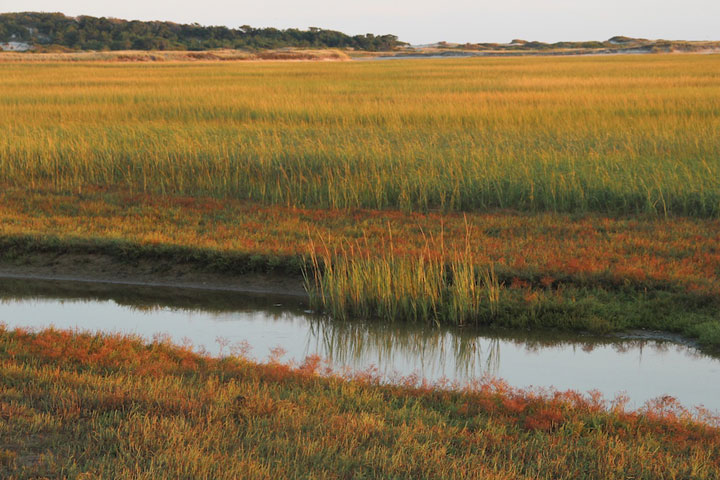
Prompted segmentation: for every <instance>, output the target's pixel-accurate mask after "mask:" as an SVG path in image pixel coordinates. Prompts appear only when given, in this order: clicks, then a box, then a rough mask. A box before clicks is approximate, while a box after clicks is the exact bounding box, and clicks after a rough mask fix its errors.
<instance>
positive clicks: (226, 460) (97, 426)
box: [0, 328, 720, 480]
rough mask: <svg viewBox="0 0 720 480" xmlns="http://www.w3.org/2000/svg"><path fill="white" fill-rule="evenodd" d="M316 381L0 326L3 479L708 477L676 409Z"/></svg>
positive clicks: (274, 366)
mask: <svg viewBox="0 0 720 480" xmlns="http://www.w3.org/2000/svg"><path fill="white" fill-rule="evenodd" d="M317 368H318V363H317V361H316V360H314V359H309V360H308V361H306V362H305V364H304V365H302V366H300V367H299V368H297V369H292V368H290V367H288V366H286V365H283V364H280V363H278V362H270V363H268V364H256V363H252V362H249V361H246V360H243V359H241V358H237V357H227V358H224V359H212V358H208V357H203V356H200V355H197V354H194V353H192V352H190V351H189V350H188V349H184V348H179V347H173V346H171V345H169V344H167V343H163V342H162V341H159V340H158V341H155V342H153V343H151V344H143V343H141V342H139V341H137V340H132V339H126V338H121V337H117V336H97V335H90V334H73V333H69V332H58V331H52V330H45V331H41V332H38V333H25V332H21V331H7V330H4V329H2V328H0V419H2V423H0V428H2V432H3V433H2V445H0V476H2V477H3V478H56V477H63V476H66V477H68V478H81V477H83V476H86V477H91V476H92V477H98V478H118V479H124V478H133V479H135V478H153V479H156V478H157V479H163V478H217V479H225V478H227V479H230V478H292V477H302V478H350V477H358V476H364V477H370V478H372V477H376V478H377V477H382V478H488V479H498V480H500V479H510V478H513V479H514V478H537V479H559V480H563V479H575V478H579V477H582V476H586V477H590V478H618V479H619V478H627V477H628V475H632V476H634V477H635V478H639V479H655V478H693V477H697V478H714V477H717V476H719V475H720V432H719V431H718V430H717V429H714V428H712V427H709V426H707V425H702V424H699V423H696V422H695V421H693V420H691V419H690V418H689V417H688V415H687V414H686V413H684V412H683V410H682V409H681V408H680V407H678V406H677V404H676V403H675V402H673V400H672V399H667V398H666V399H662V400H659V401H658V402H656V403H655V404H654V405H650V406H649V408H648V409H647V410H645V411H643V412H642V413H637V412H627V411H625V410H624V409H623V403H622V401H620V402H618V403H617V404H616V405H615V407H613V408H610V409H608V405H607V404H606V403H605V402H603V401H602V400H601V399H599V398H597V397H593V398H584V399H583V398H582V397H581V396H580V395H577V394H574V393H572V392H568V393H559V394H556V395H550V396H542V395H539V394H537V393H531V392H522V391H514V390H512V389H510V388H508V387H507V386H505V385H502V384H500V383H492V384H481V385H478V386H477V389H476V390H473V391H467V392H453V391H446V390H436V389H432V388H429V387H422V386H421V387H418V386H415V385H416V382H415V381H414V380H413V379H407V383H408V385H407V386H398V385H376V384H374V383H373V381H372V378H367V377H365V376H362V375H360V376H357V377H354V379H353V380H351V381H347V380H343V379H341V378H337V377H332V378H325V377H322V376H318V375H317V374H316V373H317ZM706 420H707V421H712V419H711V418H706ZM109 452H110V453H109Z"/></svg>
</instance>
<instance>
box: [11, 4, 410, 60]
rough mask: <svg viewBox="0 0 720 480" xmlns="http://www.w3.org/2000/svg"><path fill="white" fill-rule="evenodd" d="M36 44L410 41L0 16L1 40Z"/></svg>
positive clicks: (374, 45)
mask: <svg viewBox="0 0 720 480" xmlns="http://www.w3.org/2000/svg"><path fill="white" fill-rule="evenodd" d="M9 41H16V42H25V43H29V44H32V45H34V46H41V47H52V46H61V47H65V48H69V49H73V50H208V49H213V48H234V49H269V48H282V47H301V48H354V49H358V50H370V51H378V50H392V49H394V48H396V47H398V46H401V45H405V43H404V42H400V41H399V40H398V38H397V37H396V36H395V35H377V36H376V35H373V34H371V33H368V34H366V35H354V36H350V35H346V34H344V33H342V32H336V31H334V30H324V29H321V28H315V27H310V28H309V29H308V30H299V29H296V28H289V29H287V30H279V29H276V28H253V27H251V26H249V25H243V26H241V27H239V28H228V27H223V26H220V27H205V26H201V25H198V24H197V23H193V24H190V25H185V24H178V23H173V22H159V21H153V22H143V21H138V20H132V21H128V20H120V19H116V18H104V17H103V18H96V17H89V16H80V17H67V16H65V15H63V14H62V13H34V12H24V13H5V14H0V42H9Z"/></svg>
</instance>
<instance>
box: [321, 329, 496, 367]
mask: <svg viewBox="0 0 720 480" xmlns="http://www.w3.org/2000/svg"><path fill="white" fill-rule="evenodd" d="M311 340H314V341H315V342H317V343H318V345H315V344H308V348H309V349H310V350H313V349H316V348H317V347H320V348H319V349H318V350H319V351H322V352H324V354H325V355H326V356H327V357H328V360H330V361H332V362H333V363H334V364H337V365H349V366H356V365H362V364H367V363H371V364H375V365H377V366H378V367H379V368H383V369H384V368H385V367H386V366H387V365H391V364H393V362H394V361H397V360H400V359H402V358H405V359H409V360H414V361H417V362H419V364H418V365H417V366H418V368H422V369H426V368H428V369H430V370H442V371H448V367H452V369H454V373H455V376H456V377H457V378H458V380H466V379H471V378H480V377H482V376H484V375H491V376H496V375H497V372H498V369H499V362H500V358H499V356H500V341H501V340H500V339H499V338H497V337H486V336H484V335H483V336H480V335H479V334H478V333H476V332H473V331H470V332H467V331H463V330H447V329H440V328H426V327H422V326H415V327H408V326H403V325H399V324H396V323H395V324H380V323H370V322H358V321H349V322H346V321H337V320H331V319H318V320H313V321H312V322H311V324H310V334H309V336H308V341H311ZM483 344H486V348H485V349H484V348H483ZM447 360H450V363H449V364H446V361H447ZM425 362H428V364H425ZM430 362H432V363H430Z"/></svg>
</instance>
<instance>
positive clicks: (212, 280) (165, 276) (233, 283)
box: [0, 253, 307, 298]
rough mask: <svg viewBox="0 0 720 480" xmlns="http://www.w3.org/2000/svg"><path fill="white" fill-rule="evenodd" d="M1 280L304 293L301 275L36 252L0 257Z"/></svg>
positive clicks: (165, 261)
mask: <svg viewBox="0 0 720 480" xmlns="http://www.w3.org/2000/svg"><path fill="white" fill-rule="evenodd" d="M0 278H16V279H37V280H62V281H73V282H92V283H109V284H119V285H138V286H148V287H180V288H194V289H203V290H220V291H228V292H239V293H251V294H267V295H273V296H290V297H303V298H304V297H306V296H307V293H306V292H305V288H304V285H303V279H302V277H301V276H299V275H290V274H278V273H244V274H236V275H233V274H225V273H215V272H208V271H203V270H201V269H199V268H197V267H195V266H192V265H187V264H178V263H174V262H170V261H167V260H149V259H141V260H137V261H133V262H120V261H118V260H115V259H113V258H111V257H109V256H105V255H98V254H77V253H67V254H53V253H38V254H34V255H28V256H22V257H20V258H17V259H13V260H7V259H5V260H2V261H0Z"/></svg>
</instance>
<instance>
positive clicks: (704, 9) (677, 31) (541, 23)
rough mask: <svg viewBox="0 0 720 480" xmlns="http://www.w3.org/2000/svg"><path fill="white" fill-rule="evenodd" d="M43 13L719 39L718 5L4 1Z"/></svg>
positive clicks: (509, 35)
mask: <svg viewBox="0 0 720 480" xmlns="http://www.w3.org/2000/svg"><path fill="white" fill-rule="evenodd" d="M18 11H44V12H62V13H65V14H66V15H72V16H75V15H81V14H84V15H93V16H98V17H103V16H104V17H118V18H124V19H129V20H133V19H135V20H170V21H174V22H179V23H192V22H197V23H200V24H202V25H227V26H228V27H233V28H236V27H238V26H240V25H245V24H247V25H252V26H253V27H277V28H289V27H297V28H307V27H309V26H313V27H322V28H330V29H333V30H340V31H343V32H345V33H348V34H358V33H368V32H370V33H375V34H384V33H392V34H395V35H398V36H399V37H400V39H401V40H404V41H406V42H410V43H413V44H421V43H432V42H437V41H440V40H446V41H449V42H463V43H464V42H509V41H510V40H511V39H513V38H522V39H526V40H540V41H547V42H553V41H558V40H605V39H608V38H610V37H611V36H613V35H627V36H632V37H645V38H665V39H673V40H680V39H683V40H720V0H682V1H678V0H475V1H472V0H451V1H441V0H346V1H338V0H301V1H299V0H196V1H188V0H177V1H172V2H171V1H153V0H112V1H106V0H12V1H11V0H0V12H18Z"/></svg>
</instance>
